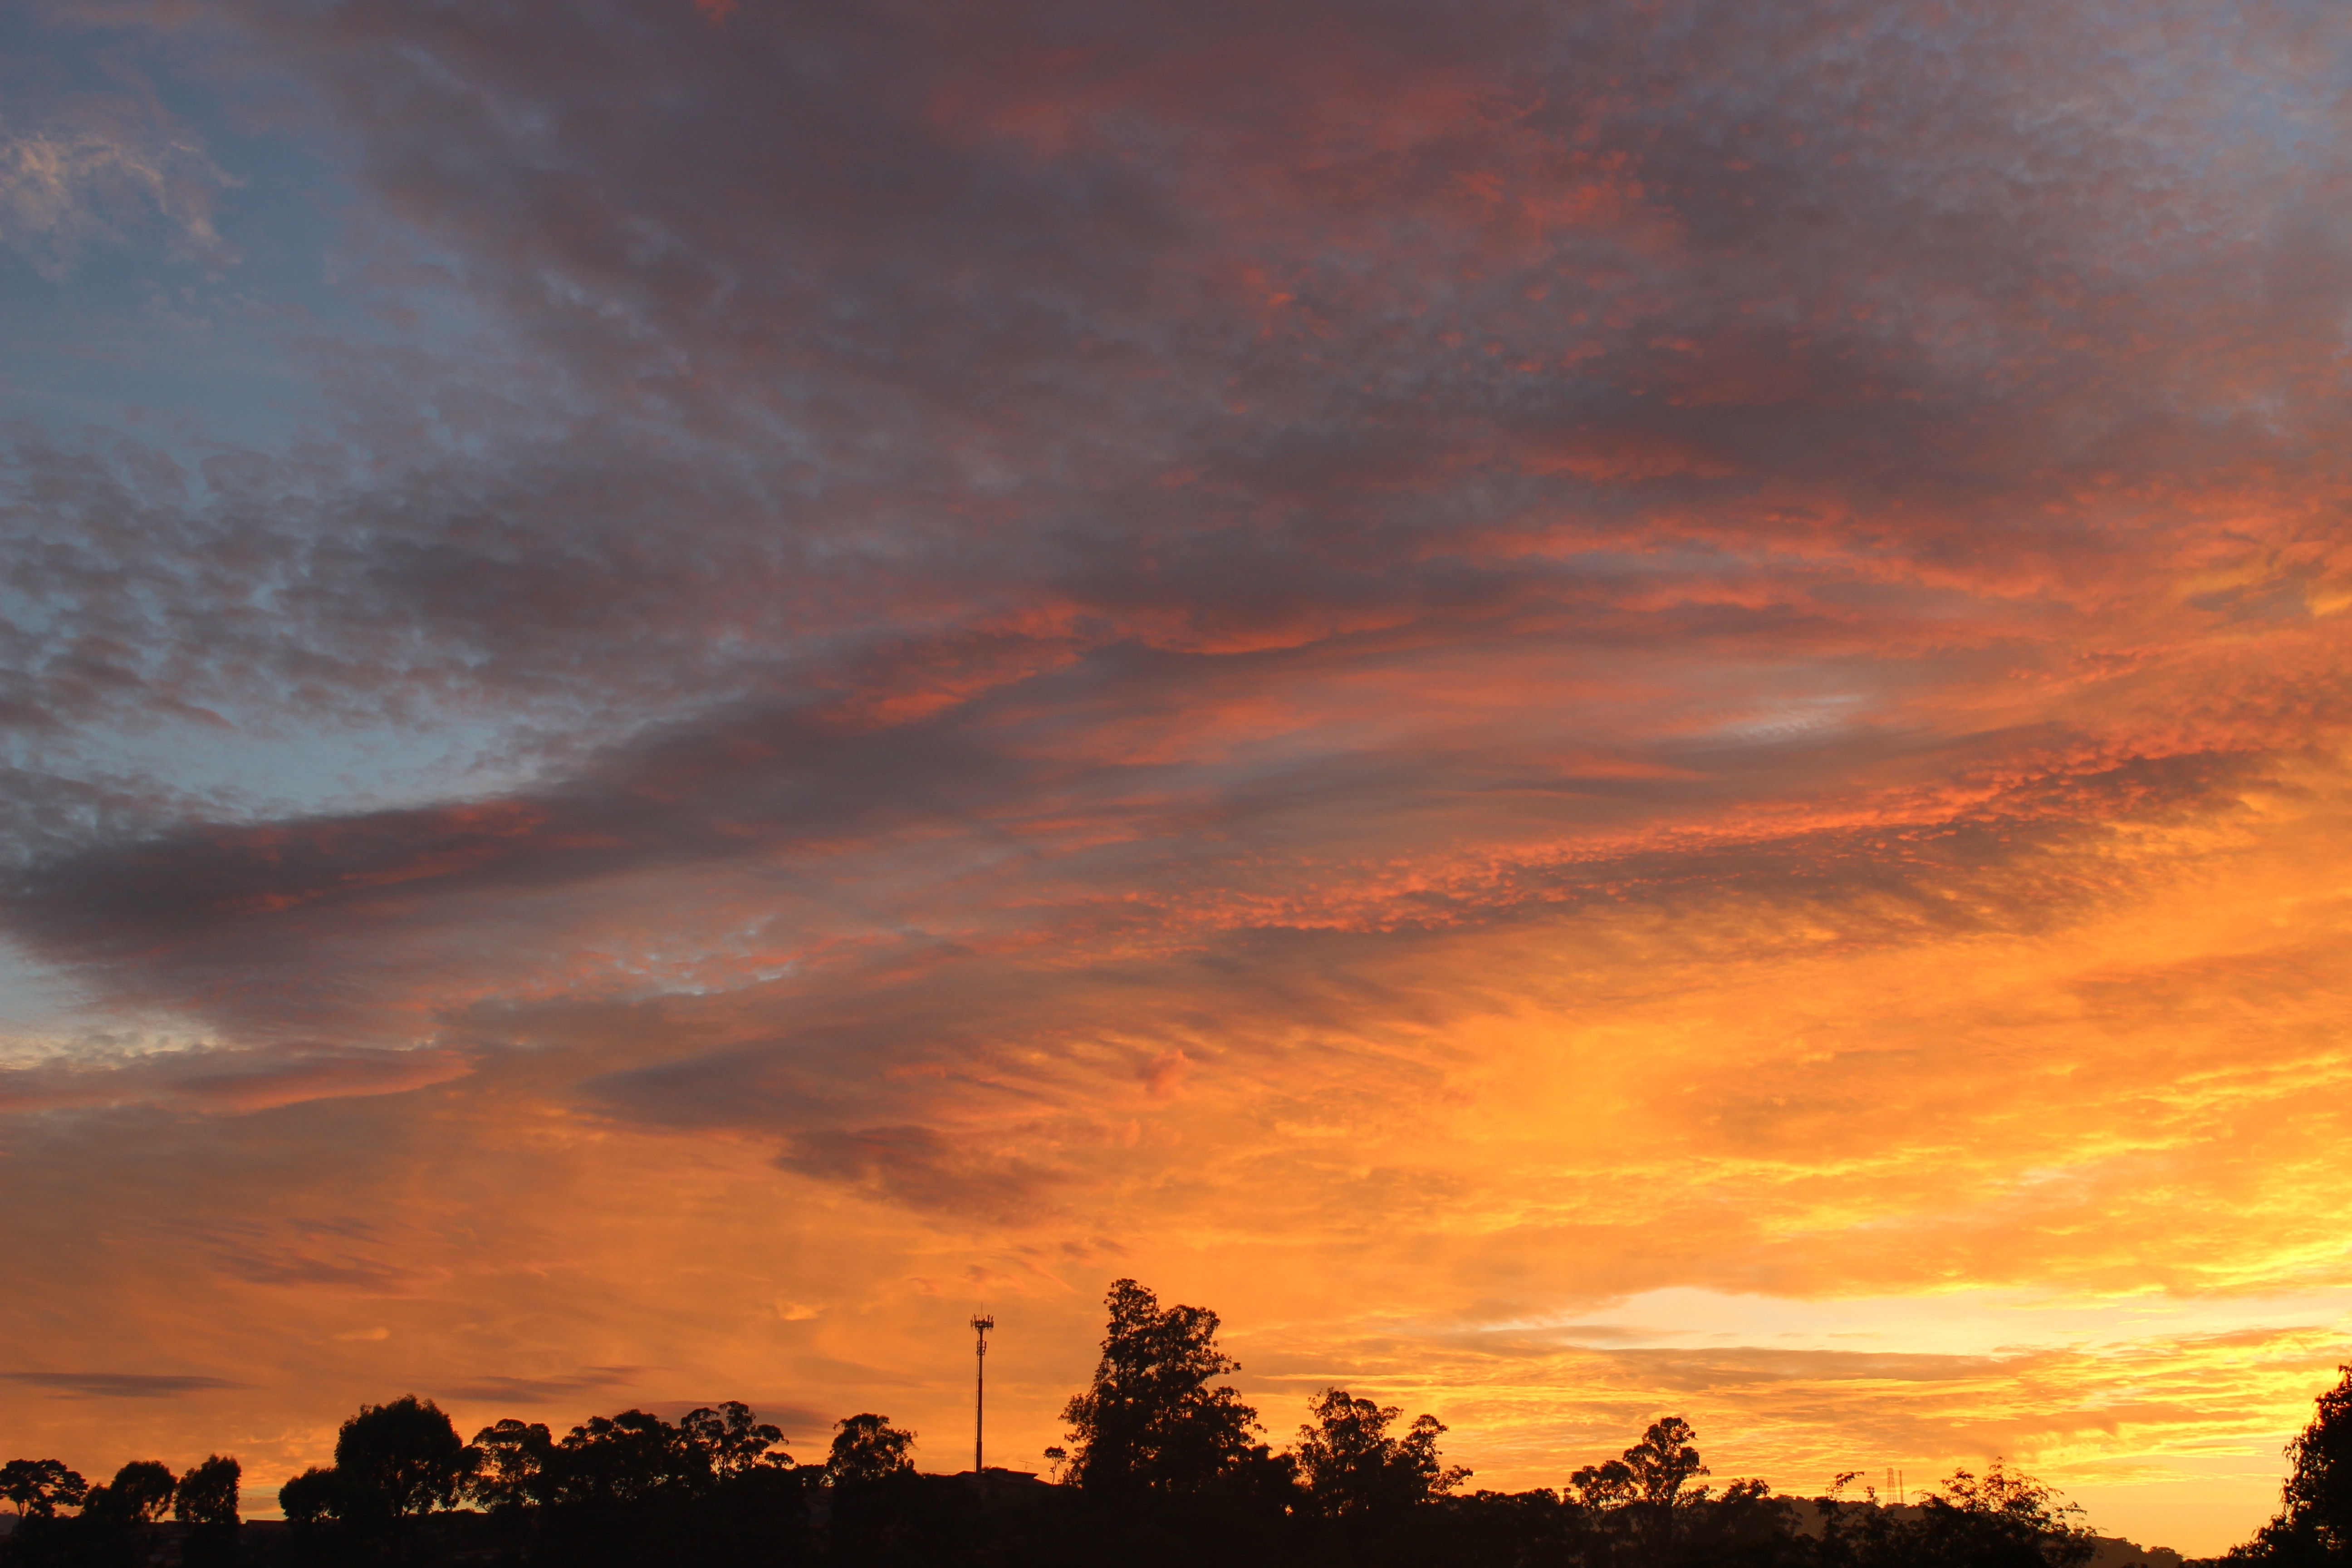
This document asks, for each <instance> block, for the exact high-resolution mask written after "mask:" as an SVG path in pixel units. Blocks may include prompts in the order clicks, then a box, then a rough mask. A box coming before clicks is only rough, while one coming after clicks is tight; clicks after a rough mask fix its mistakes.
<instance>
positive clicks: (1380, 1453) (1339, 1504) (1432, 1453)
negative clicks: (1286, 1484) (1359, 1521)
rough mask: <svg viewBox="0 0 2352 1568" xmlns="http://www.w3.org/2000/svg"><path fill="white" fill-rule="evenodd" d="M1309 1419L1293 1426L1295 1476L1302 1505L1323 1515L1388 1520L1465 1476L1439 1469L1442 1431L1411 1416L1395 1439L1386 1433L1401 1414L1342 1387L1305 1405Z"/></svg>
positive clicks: (1432, 1421)
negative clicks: (1303, 1497)
mask: <svg viewBox="0 0 2352 1568" xmlns="http://www.w3.org/2000/svg"><path fill="white" fill-rule="evenodd" d="M1307 1408H1308V1410H1309V1411H1310V1412H1311V1413H1312V1414H1313V1415H1314V1416H1315V1420H1314V1421H1313V1422H1312V1423H1311V1424H1309V1425H1307V1426H1301V1427H1300V1428H1299V1429H1298V1447H1297V1460H1298V1474H1299V1479H1300V1480H1301V1482H1302V1483H1303V1484H1304V1485H1305V1487H1306V1489H1307V1506H1308V1507H1309V1508H1310V1509H1312V1510H1314V1511H1315V1512H1318V1513H1320V1514H1322V1515H1324V1516H1326V1517H1328V1518H1349V1517H1363V1516H1389V1515H1394V1514H1396V1513H1399V1512H1402V1511H1403V1510H1407V1509H1410V1508H1413V1507H1416V1506H1418V1505H1420V1504H1423V1503H1426V1502H1429V1501H1431V1500H1433V1499H1435V1498H1438V1497H1441V1496H1443V1495H1444V1494H1445V1493H1447V1492H1450V1491H1452V1490H1453V1489H1454V1488H1455V1487H1457V1486H1459V1485H1461V1484H1462V1482H1463V1481H1465V1480H1466V1479H1469V1475H1470V1472H1469V1471H1468V1470H1465V1469H1463V1468H1460V1467H1458V1466H1456V1467H1454V1468H1447V1467H1446V1466H1444V1464H1442V1463H1441V1462H1440V1461H1439V1459H1438V1456H1437V1439H1438V1436H1440V1435H1441V1434H1442V1433H1444V1430H1445V1427H1444V1425H1443V1424H1442V1423H1440V1422H1439V1421H1438V1419H1437V1417H1436V1416H1434V1415H1416V1416H1414V1417H1413V1420H1412V1426H1410V1427H1408V1428H1407V1429H1406V1431H1405V1435H1404V1436H1402V1437H1391V1436H1389V1435H1388V1427H1389V1423H1390V1422H1391V1421H1394V1420H1395V1419H1396V1418H1397V1416H1398V1415H1400V1414H1401V1412H1400V1411H1399V1410H1398V1409H1397V1407H1396V1406H1395V1405H1388V1406H1385V1407H1383V1406H1381V1405H1375V1404H1373V1403H1372V1402H1371V1401H1370V1400H1369V1399H1356V1398H1352V1397H1350V1396H1349V1394H1348V1392H1347V1390H1345V1389H1342V1388H1327V1389H1325V1390H1323V1392H1322V1393H1320V1394H1317V1395H1315V1397H1314V1398H1313V1399H1312V1400H1310V1401H1309V1402H1308V1405H1307Z"/></svg>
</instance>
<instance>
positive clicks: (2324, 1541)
mask: <svg viewBox="0 0 2352 1568" xmlns="http://www.w3.org/2000/svg"><path fill="white" fill-rule="evenodd" d="M2336 1371H2337V1372H2339V1373H2342V1374H2343V1377H2342V1379H2341V1380H2340V1381H2339V1382H2338V1383H2337V1384H2336V1386H2335V1387H2333V1388H2331V1389H2329V1390H2328V1391H2327V1392H2326V1393H2325V1394H2321V1395H2320V1396H2319V1409H2318V1411H2317V1413H2316V1414H2315V1415H2313V1416H2312V1418H2311V1425H2310V1426H2305V1428H2304V1429H2303V1430H2302V1431H2301V1432H2300V1433H2298V1434H2296V1436H2295V1437H2294V1441H2292V1442H2290V1443H2289V1444H2287V1446H2286V1461H2287V1477H2286V1485H2285V1486H2284V1487H2283V1488H2281V1489H2280V1495H2279V1510H2278V1513H2277V1515H2276V1516H2275V1517H2274V1518H2273V1519H2272V1520H2271V1521H2270V1522H2269V1523H2268V1524H2265V1525H2263V1527H2262V1529H2261V1530H2260V1531H2256V1532H2255V1535H2254V1538H2253V1540H2252V1541H2250V1542H2247V1543H2246V1544H2245V1545H2243V1546H2241V1547H2239V1548H2238V1549H2237V1550H2235V1551H2233V1552H2231V1553H2230V1560H2231V1562H2235V1563H2275V1564H2278V1565H2279V1568H2347V1565H2352V1366H2342V1367H2338V1368H2336Z"/></svg>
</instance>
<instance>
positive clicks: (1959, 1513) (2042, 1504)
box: [1895, 1459, 2097, 1568]
mask: <svg viewBox="0 0 2352 1568" xmlns="http://www.w3.org/2000/svg"><path fill="white" fill-rule="evenodd" d="M1920 1508H1921V1512H1920V1516H1919V1518H1918V1520H1917V1521H1916V1522H1915V1523H1912V1524H1910V1525H1908V1526H1906V1527H1903V1528H1901V1529H1900V1530H1898V1531H1896V1532H1895V1538H1896V1539H1895V1545H1896V1549H1897V1550H1898V1551H1899V1552H1900V1553H1901V1557H1900V1561H1903V1562H1905V1563H1916V1564H1918V1565H1919V1568H2068V1565H2071V1564H2075V1563H2088V1562H2089V1561H2090V1560H2091V1557H2092V1554H2093V1553H2094V1552H2095V1551H2096V1550H2097V1548H2096V1546H2095V1544H2094V1542H2093V1539H2092V1535H2091V1532H2090V1531H2087V1530H2085V1529H2084V1528H2083V1527H2082V1526H2081V1525H2079V1524H2077V1523H2076V1522H2075V1516H2077V1515H2078V1514H2080V1513H2081V1511H2082V1510H2080V1509H2077V1508H2074V1506H2072V1505H2071V1504H2067V1503H2064V1502H2062V1501H2061V1500H2060V1499H2059V1497H2058V1494H2057V1493H2056V1492H2054V1491H2053V1490H2051V1489H2049V1488H2048V1487H2045V1486H2043V1485H2042V1483H2041V1482H2039V1481H2037V1480H2035V1479H2033V1478H2032V1476H2029V1475H2025V1474H2022V1473H2021V1472H2019V1471H2016V1470H2012V1469H2009V1468H2005V1467H2004V1466H2003V1465H2002V1463H2001V1461H2000V1460H1999V1459H1995V1460H1994V1461H1993V1462H1992V1463H1991V1464H1990V1466H1988V1467H1987V1468H1986V1469H1985V1473H1984V1474H1983V1475H1982V1476H1981V1477H1979V1476H1977V1475H1974V1474H1971V1473H1970V1472H1969V1471H1967V1470H1954V1471H1953V1472H1952V1473H1951V1475H1950V1476H1949V1477H1948V1478H1947V1479H1945V1481H1944V1483H1943V1487H1942V1489H1941V1491H1940V1492H1930V1493H1928V1494H1927V1497H1926V1498H1924V1499H1923V1500H1921V1504H1920Z"/></svg>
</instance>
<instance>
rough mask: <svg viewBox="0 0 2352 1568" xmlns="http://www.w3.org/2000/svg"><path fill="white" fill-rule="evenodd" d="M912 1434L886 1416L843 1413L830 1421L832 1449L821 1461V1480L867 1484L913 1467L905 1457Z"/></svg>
mask: <svg viewBox="0 0 2352 1568" xmlns="http://www.w3.org/2000/svg"><path fill="white" fill-rule="evenodd" d="M914 1443H915V1435H914V1434H913V1433H912V1432H909V1431H907V1430H905V1429H904V1428H902V1427H898V1426H891V1425H890V1418H889V1417H888V1416H887V1415H874V1414H872V1413H871V1412H867V1413H865V1414H861V1415H849V1416H845V1417H843V1418H842V1419H841V1420H839V1421H836V1422H835V1423H834V1434H833V1451H832V1453H830V1454H829V1455H827V1456H826V1458H825V1461H824V1475H825V1479H827V1480H828V1481H831V1482H832V1483H833V1484H834V1485H835V1486H852V1487H854V1486H869V1485H872V1484H873V1483H875V1482H877V1481H882V1480H887V1479H889V1478H890V1477H892V1476H898V1475H905V1474H908V1473H909V1472H911V1471H912V1470H913V1469H914V1468H915V1461H914V1460H913V1459H911V1458H908V1449H909V1448H911V1447H914Z"/></svg>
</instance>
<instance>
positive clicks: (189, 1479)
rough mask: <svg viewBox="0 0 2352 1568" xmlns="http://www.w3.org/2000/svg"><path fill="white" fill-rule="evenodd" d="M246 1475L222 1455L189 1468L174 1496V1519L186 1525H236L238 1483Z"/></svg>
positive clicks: (215, 1455) (230, 1459) (232, 1461)
mask: <svg viewBox="0 0 2352 1568" xmlns="http://www.w3.org/2000/svg"><path fill="white" fill-rule="evenodd" d="M244 1475H245V1468H244V1467H243V1466H241V1465H239V1464H238V1463H237V1462H236V1460H235V1459H232V1458H227V1457H226V1456H225V1455H221V1454H214V1455H211V1456H210V1457H208V1458H206V1459H205V1461H204V1462H203V1463H202V1464H198V1465H191V1466H189V1467H188V1473H187V1474H186V1475H184V1476H182V1477H181V1478H180V1485H179V1489H178V1490H177V1491H176V1492H175V1493H174V1494H173V1499H172V1516H173V1518H174V1519H177V1520H178V1521H180V1522H181V1523H183V1524H196V1525H215V1526H218V1525H231V1524H235V1523H236V1502H237V1497H236V1492H237V1483H238V1482H239V1481H240V1480H241V1479H244Z"/></svg>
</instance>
